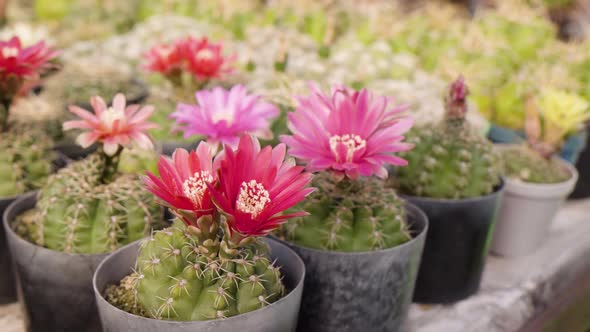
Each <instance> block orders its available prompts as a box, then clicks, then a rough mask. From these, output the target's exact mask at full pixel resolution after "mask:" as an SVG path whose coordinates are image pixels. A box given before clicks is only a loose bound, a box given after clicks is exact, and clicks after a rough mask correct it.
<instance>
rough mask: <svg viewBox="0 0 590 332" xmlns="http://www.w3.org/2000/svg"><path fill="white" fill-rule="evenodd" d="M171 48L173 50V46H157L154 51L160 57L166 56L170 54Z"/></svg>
mask: <svg viewBox="0 0 590 332" xmlns="http://www.w3.org/2000/svg"><path fill="white" fill-rule="evenodd" d="M173 50H174V47H173V46H162V47H160V48H158V49H157V50H156V52H157V53H158V55H159V56H161V57H162V58H167V57H168V56H170V54H172V51H173Z"/></svg>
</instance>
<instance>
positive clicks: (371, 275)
mask: <svg viewBox="0 0 590 332" xmlns="http://www.w3.org/2000/svg"><path fill="white" fill-rule="evenodd" d="M405 206H406V209H407V211H408V221H409V225H410V230H411V232H412V239H411V240H410V241H409V242H406V243H404V244H402V245H399V246H396V247H393V248H389V249H384V250H377V251H368V252H337V251H326V250H317V249H311V248H306V247H301V246H298V245H296V244H294V243H290V242H285V241H283V242H284V243H286V244H287V245H288V246H290V247H291V248H293V250H295V252H297V253H298V254H299V256H301V258H302V259H303V261H304V262H305V267H306V269H307V273H306V275H305V287H304V292H303V302H302V303H301V314H300V318H299V327H298V331H301V332H358V331H365V332H378V331H379V332H381V331H383V332H385V331H387V332H392V331H398V330H400V329H401V328H402V325H403V323H404V321H405V319H406V316H407V313H408V309H409V307H410V303H411V302H412V295H413V292H414V284H415V281H416V276H417V274H418V267H419V265H420V258H421V256H422V250H423V247H424V239H425V238H426V232H427V230H428V220H427V218H426V215H425V214H424V213H423V212H422V211H421V210H420V209H418V208H417V207H416V206H414V205H412V204H410V203H407V202H406V203H405Z"/></svg>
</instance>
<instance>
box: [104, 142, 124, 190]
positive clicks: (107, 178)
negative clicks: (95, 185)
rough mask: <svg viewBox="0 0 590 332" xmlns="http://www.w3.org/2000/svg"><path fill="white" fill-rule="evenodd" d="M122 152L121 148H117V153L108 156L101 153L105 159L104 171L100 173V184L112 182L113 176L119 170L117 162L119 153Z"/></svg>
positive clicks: (119, 156) (119, 157) (119, 158)
mask: <svg viewBox="0 0 590 332" xmlns="http://www.w3.org/2000/svg"><path fill="white" fill-rule="evenodd" d="M122 151H123V147H121V146H120V147H119V149H118V150H117V152H116V153H115V154H114V155H112V156H109V155H107V154H106V153H104V151H103V152H102V153H103V154H104V157H105V163H104V169H103V171H102V176H101V182H102V183H109V182H111V181H112V180H113V178H114V177H115V175H116V174H117V170H118V168H119V161H120V160H121V152H122Z"/></svg>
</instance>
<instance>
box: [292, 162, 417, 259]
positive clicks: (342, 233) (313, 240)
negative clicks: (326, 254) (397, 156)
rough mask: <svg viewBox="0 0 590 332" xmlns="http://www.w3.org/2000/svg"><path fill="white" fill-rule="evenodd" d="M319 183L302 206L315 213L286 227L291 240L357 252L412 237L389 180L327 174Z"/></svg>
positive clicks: (404, 213) (320, 177)
mask: <svg viewBox="0 0 590 332" xmlns="http://www.w3.org/2000/svg"><path fill="white" fill-rule="evenodd" d="M313 186H314V187H316V188H318V190H317V191H316V192H314V193H313V194H311V195H310V196H309V197H308V198H307V199H306V200H305V201H304V202H303V203H301V206H299V207H298V208H300V209H302V210H304V211H307V212H309V213H310V215H309V216H305V217H301V218H298V219H296V222H295V223H290V224H286V225H285V226H284V227H283V229H282V234H283V235H284V236H285V237H286V238H287V239H288V240H290V241H293V242H295V243H297V244H299V245H302V246H306V247H310V248H317V249H328V250H336V251H349V252H354V251H368V250H377V249H384V248H390V247H394V246H396V245H399V244H402V243H404V242H406V241H408V240H409V239H410V235H409V232H408V226H407V224H406V212H405V209H404V206H403V201H402V200H401V199H400V198H399V197H398V196H397V195H396V194H395V191H394V190H393V189H392V188H387V187H385V185H384V182H383V180H380V179H377V178H361V179H358V180H354V181H353V180H348V179H343V180H337V179H335V178H334V177H333V175H331V174H329V173H325V174H319V175H316V177H315V178H314V180H313Z"/></svg>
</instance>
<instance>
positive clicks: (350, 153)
mask: <svg viewBox="0 0 590 332" xmlns="http://www.w3.org/2000/svg"><path fill="white" fill-rule="evenodd" d="M341 147H344V152H345V155H343V153H342V152H343V151H342V149H341ZM366 147H367V141H365V140H364V139H362V138H361V137H360V136H359V135H354V134H345V135H342V136H340V135H333V136H331V137H330V150H331V151H332V154H333V155H334V157H336V161H337V162H342V161H343V160H345V161H346V162H347V163H351V162H352V160H353V158H354V153H355V152H357V151H359V150H362V149H364V148H366Z"/></svg>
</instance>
